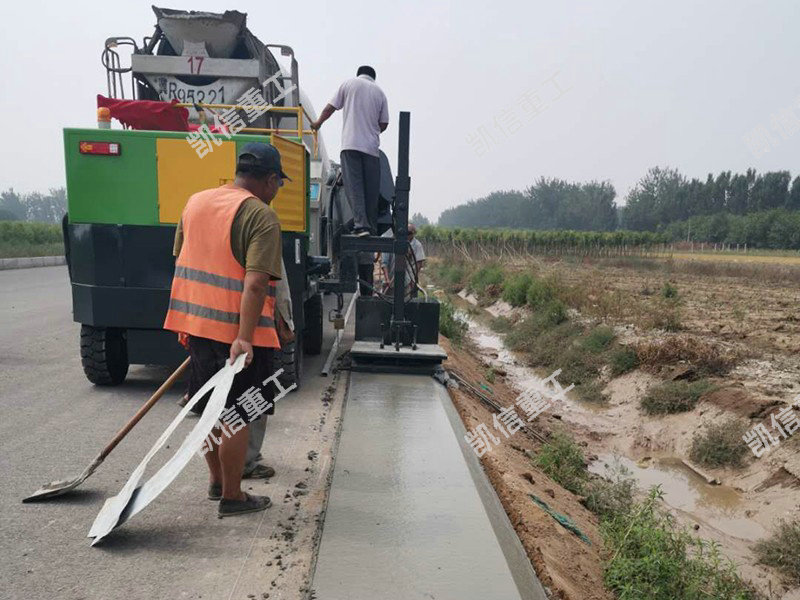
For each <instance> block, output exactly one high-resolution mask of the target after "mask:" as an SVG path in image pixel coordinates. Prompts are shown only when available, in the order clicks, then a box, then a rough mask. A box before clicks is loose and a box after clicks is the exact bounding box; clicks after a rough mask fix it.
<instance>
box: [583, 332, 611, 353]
mask: <svg viewBox="0 0 800 600" xmlns="http://www.w3.org/2000/svg"><path fill="white" fill-rule="evenodd" d="M615 337H616V335H615V334H614V330H613V329H611V327H608V326H606V325H600V326H598V327H595V328H594V329H592V330H591V331H590V332H589V333H588V334H587V335H586V337H585V338H584V339H583V347H584V348H586V350H588V351H589V352H592V353H594V354H600V353H601V352H604V351H605V350H606V349H607V348H608V347H609V345H610V344H611V342H613V341H614V338H615Z"/></svg>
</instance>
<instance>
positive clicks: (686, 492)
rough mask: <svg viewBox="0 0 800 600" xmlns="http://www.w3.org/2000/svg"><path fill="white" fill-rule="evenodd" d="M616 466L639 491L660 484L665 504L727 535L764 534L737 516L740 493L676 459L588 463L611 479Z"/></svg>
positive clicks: (753, 537)
mask: <svg viewBox="0 0 800 600" xmlns="http://www.w3.org/2000/svg"><path fill="white" fill-rule="evenodd" d="M619 466H622V467H624V468H625V469H626V470H627V471H628V472H629V474H630V475H631V476H632V477H633V478H634V479H635V480H636V481H637V483H638V485H639V487H640V488H641V489H642V490H647V489H649V488H651V487H653V486H655V485H660V486H661V490H662V491H663V492H664V502H665V503H666V504H667V505H669V506H670V507H672V508H675V509H677V510H680V511H683V512H686V513H689V514H691V515H692V516H693V517H694V518H696V519H697V520H698V521H700V522H702V523H705V524H707V525H709V526H711V527H714V528H715V529H718V530H719V531H721V532H722V533H724V534H726V535H729V536H732V537H736V538H741V539H745V540H757V539H760V538H763V537H764V536H765V535H766V534H767V532H766V531H765V530H764V528H763V527H761V526H760V525H759V524H758V523H756V522H755V521H753V520H750V519H747V518H744V517H741V516H739V515H737V512H738V511H741V510H742V498H741V496H740V494H739V492H737V491H736V490H734V489H733V488H731V487H728V486H725V485H710V484H708V483H706V481H705V480H704V479H703V478H702V477H700V476H699V475H698V474H697V473H695V472H694V471H692V470H691V469H689V468H688V467H687V466H686V465H684V464H683V463H682V462H681V461H680V459H678V458H674V457H668V458H658V459H655V460H653V461H650V462H649V464H648V465H647V466H645V465H644V464H641V463H636V462H634V461H632V460H630V459H629V458H626V457H624V456H614V455H610V454H607V455H600V456H599V457H598V459H597V460H596V461H593V462H592V463H590V464H589V471H590V472H592V473H595V474H597V475H601V476H605V477H613V475H614V473H615V472H617V471H618V469H619Z"/></svg>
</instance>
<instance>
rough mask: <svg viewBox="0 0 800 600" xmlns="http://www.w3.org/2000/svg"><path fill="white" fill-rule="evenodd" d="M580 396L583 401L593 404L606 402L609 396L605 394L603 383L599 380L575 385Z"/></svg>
mask: <svg viewBox="0 0 800 600" xmlns="http://www.w3.org/2000/svg"><path fill="white" fill-rule="evenodd" d="M575 392H576V393H577V395H578V398H579V399H580V400H582V401H583V402H591V403H592V404H605V403H606V402H608V398H607V397H606V395H605V394H603V384H602V383H600V382H599V381H589V382H587V383H582V384H581V385H578V386H576V387H575Z"/></svg>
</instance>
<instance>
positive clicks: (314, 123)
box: [310, 121, 322, 131]
mask: <svg viewBox="0 0 800 600" xmlns="http://www.w3.org/2000/svg"><path fill="white" fill-rule="evenodd" d="M310 127H311V129H313V130H314V131H319V128H320V127H322V123H320V122H319V121H311V125H310Z"/></svg>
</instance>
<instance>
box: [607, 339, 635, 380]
mask: <svg viewBox="0 0 800 600" xmlns="http://www.w3.org/2000/svg"><path fill="white" fill-rule="evenodd" d="M610 363H611V375H613V376H614V377H619V376H620V375H622V374H623V373H627V372H628V371H632V370H633V369H635V368H636V367H637V366H639V357H637V356H636V351H635V350H634V349H633V348H628V347H627V346H621V347H619V348H617V349H615V350H614V351H613V352H612V353H611V357H610Z"/></svg>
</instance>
